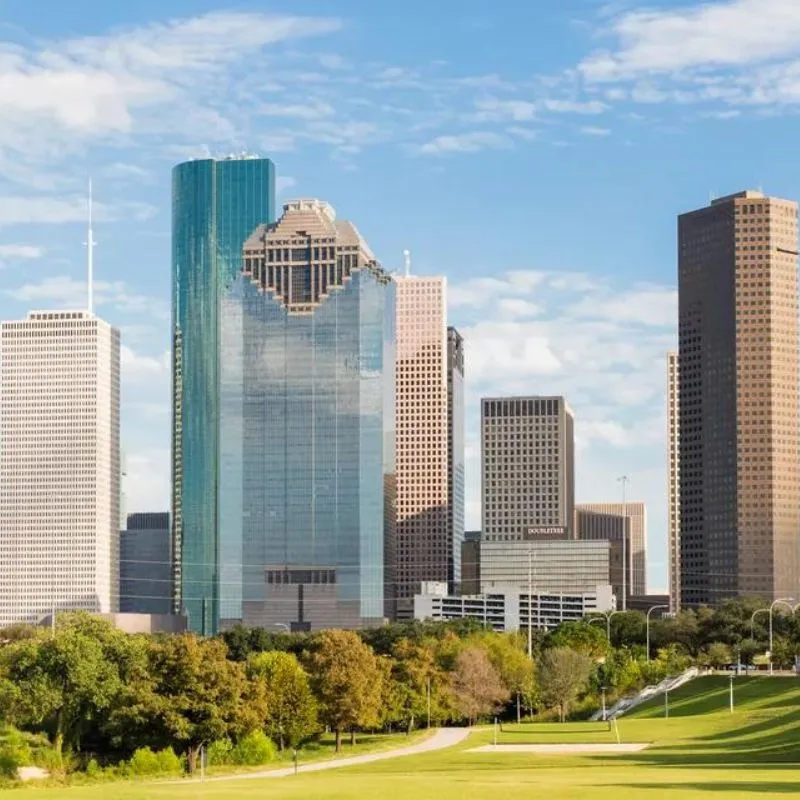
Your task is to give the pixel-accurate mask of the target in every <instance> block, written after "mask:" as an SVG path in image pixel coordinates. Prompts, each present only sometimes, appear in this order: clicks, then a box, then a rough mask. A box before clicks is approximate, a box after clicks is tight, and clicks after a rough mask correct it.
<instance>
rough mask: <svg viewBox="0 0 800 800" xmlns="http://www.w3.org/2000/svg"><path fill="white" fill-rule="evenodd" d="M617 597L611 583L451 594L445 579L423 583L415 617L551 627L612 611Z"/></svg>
mask: <svg viewBox="0 0 800 800" xmlns="http://www.w3.org/2000/svg"><path fill="white" fill-rule="evenodd" d="M615 608H616V601H615V598H614V595H613V593H612V590H611V586H610V585H608V584H601V585H599V586H596V587H594V589H592V590H591V591H586V592H571V593H563V594H554V593H545V592H534V593H532V594H531V595H530V597H529V596H528V594H527V592H524V591H522V592H521V591H519V590H518V589H516V588H514V587H510V586H505V587H499V588H497V589H496V590H493V591H491V592H484V593H482V594H479V595H464V596H456V595H448V594H447V584H446V583H423V584H422V586H421V592H420V594H417V595H415V596H414V619H418V620H434V621H437V622H444V621H448V620H455V619H474V620H477V621H478V622H481V623H483V624H484V625H487V626H489V627H491V628H492V630H495V631H501V632H502V631H506V632H512V631H518V630H527V629H528V626H530V627H531V628H533V629H537V630H541V629H546V630H552V629H553V628H556V627H558V626H559V625H560V624H561V623H562V622H574V621H576V620H580V619H583V618H584V617H585V616H587V615H588V614H592V613H596V612H606V611H613V610H614V609H615Z"/></svg>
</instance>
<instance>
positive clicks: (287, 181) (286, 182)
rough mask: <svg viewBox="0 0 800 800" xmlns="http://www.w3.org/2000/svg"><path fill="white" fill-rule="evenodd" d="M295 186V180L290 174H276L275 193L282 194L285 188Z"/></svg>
mask: <svg viewBox="0 0 800 800" xmlns="http://www.w3.org/2000/svg"><path fill="white" fill-rule="evenodd" d="M294 186H297V180H296V179H295V178H292V177H291V175H278V177H277V178H275V192H276V194H283V193H284V192H285V191H286V190H287V189H291V188H292V187H294Z"/></svg>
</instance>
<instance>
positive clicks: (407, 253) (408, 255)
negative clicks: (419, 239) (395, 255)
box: [403, 250, 411, 278]
mask: <svg viewBox="0 0 800 800" xmlns="http://www.w3.org/2000/svg"><path fill="white" fill-rule="evenodd" d="M403 259H404V260H405V262H406V278H407V277H408V276H409V275H410V274H411V251H410V250H403Z"/></svg>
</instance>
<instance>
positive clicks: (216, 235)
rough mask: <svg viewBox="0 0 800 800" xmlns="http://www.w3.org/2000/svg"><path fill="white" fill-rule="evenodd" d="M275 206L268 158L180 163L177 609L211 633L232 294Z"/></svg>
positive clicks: (175, 297)
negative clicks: (252, 242) (247, 248)
mask: <svg viewBox="0 0 800 800" xmlns="http://www.w3.org/2000/svg"><path fill="white" fill-rule="evenodd" d="M274 214H275V168H274V165H273V164H272V162H271V161H270V160H269V159H260V158H253V157H237V158H226V159H221V160H216V159H203V160H196V161H189V162H186V163H183V164H178V165H177V166H176V167H175V168H174V169H173V172H172V322H173V441H172V507H173V517H172V539H173V564H174V571H175V574H174V610H175V611H180V610H185V611H186V613H188V615H189V624H190V626H191V627H192V629H194V630H197V631H201V632H206V633H211V632H213V631H214V630H215V629H216V627H217V624H218V620H219V613H220V599H221V588H222V586H223V584H222V583H221V577H222V567H223V558H224V555H225V548H224V542H222V541H221V538H222V537H221V536H220V522H221V513H224V510H225V498H224V497H222V496H221V493H220V488H221V487H220V482H219V475H220V473H221V470H222V469H223V468H224V463H223V458H224V455H225V454H224V451H223V436H222V434H223V432H224V430H225V420H224V419H223V418H222V416H221V402H222V397H221V394H222V392H221V389H222V378H223V375H222V371H221V364H222V358H221V356H222V353H223V335H224V331H226V330H228V329H229V327H230V325H229V322H228V321H227V320H226V319H225V315H226V313H227V310H228V309H229V308H230V303H229V302H227V300H226V298H227V297H228V296H229V295H230V293H231V292H232V291H233V285H234V283H235V281H236V277H237V275H239V273H241V270H242V245H243V244H244V242H245V240H246V239H247V237H248V236H249V235H250V234H251V233H252V232H253V230H254V229H255V228H256V226H258V225H259V224H261V223H264V222H271V221H272V220H273V219H274ZM240 560H241V559H240Z"/></svg>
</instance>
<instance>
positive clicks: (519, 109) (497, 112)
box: [473, 97, 537, 122]
mask: <svg viewBox="0 0 800 800" xmlns="http://www.w3.org/2000/svg"><path fill="white" fill-rule="evenodd" d="M475 108H476V109H477V113H476V114H474V115H473V116H474V118H475V119H476V120H478V121H491V120H513V121H514V122H529V121H530V120H532V119H534V118H535V117H536V110H537V109H536V103H531V102H529V101H527V100H498V99H497V98H496V97H485V98H483V99H481V100H477V101H476V102H475Z"/></svg>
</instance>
